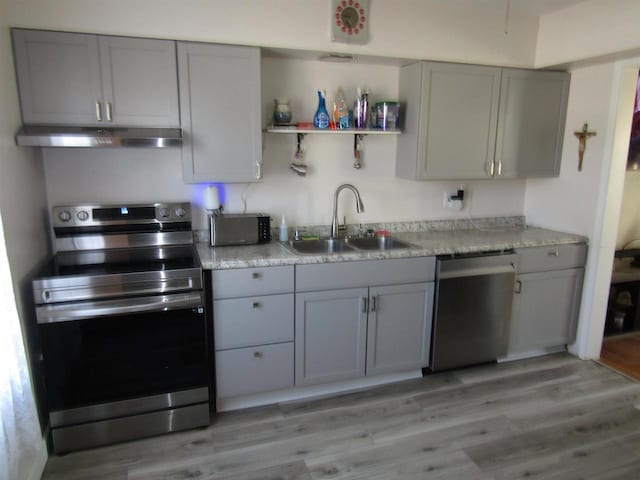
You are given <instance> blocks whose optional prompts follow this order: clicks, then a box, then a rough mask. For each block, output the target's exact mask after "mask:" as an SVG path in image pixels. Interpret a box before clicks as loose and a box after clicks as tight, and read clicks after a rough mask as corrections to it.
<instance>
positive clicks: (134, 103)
mask: <svg viewBox="0 0 640 480" xmlns="http://www.w3.org/2000/svg"><path fill="white" fill-rule="evenodd" d="M98 39H99V45H100V65H101V71H102V82H103V83H102V89H103V92H104V95H103V99H104V106H105V107H104V108H105V114H106V118H105V120H106V121H107V123H109V122H111V123H113V124H114V125H132V126H148V127H179V126H180V113H179V112H180V109H179V107H178V70H177V65H176V44H175V42H174V41H170V40H149V39H144V38H124V37H98Z"/></svg>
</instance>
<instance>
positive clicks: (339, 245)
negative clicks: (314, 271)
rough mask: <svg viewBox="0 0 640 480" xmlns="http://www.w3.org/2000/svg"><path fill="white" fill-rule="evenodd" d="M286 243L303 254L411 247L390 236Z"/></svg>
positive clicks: (291, 241)
mask: <svg viewBox="0 0 640 480" xmlns="http://www.w3.org/2000/svg"><path fill="white" fill-rule="evenodd" d="M286 245H287V246H288V247H289V248H291V249H292V250H293V251H294V252H296V253H300V254H303V255H319V254H327V253H344V252H354V251H358V250H369V251H371V250H396V249H399V248H411V247H412V245H410V244H408V243H405V242H403V241H402V240H397V239H395V238H391V237H380V238H368V237H367V238H365V237H358V238H348V239H344V238H322V239H320V240H290V241H289V242H287V243H286Z"/></svg>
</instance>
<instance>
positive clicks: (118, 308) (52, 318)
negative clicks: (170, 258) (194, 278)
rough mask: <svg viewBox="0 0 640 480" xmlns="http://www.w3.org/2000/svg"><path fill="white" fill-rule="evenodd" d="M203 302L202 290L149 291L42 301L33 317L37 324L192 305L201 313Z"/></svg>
mask: <svg viewBox="0 0 640 480" xmlns="http://www.w3.org/2000/svg"><path fill="white" fill-rule="evenodd" d="M202 305H203V300H202V293H201V292H189V293H179V294H171V295H150V296H145V297H132V298H123V299H117V300H98V301H95V302H73V303H62V304H54V305H41V306H38V307H37V308H36V318H37V320H38V323H39V324H45V323H57V322H70V321H73V320H85V319H89V318H96V317H106V316H111V315H123V314H127V313H143V312H163V311H167V310H184V309H193V308H198V309H200V310H199V312H198V313H202V312H203V311H204V310H202Z"/></svg>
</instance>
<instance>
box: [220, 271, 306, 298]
mask: <svg viewBox="0 0 640 480" xmlns="http://www.w3.org/2000/svg"><path fill="white" fill-rule="evenodd" d="M212 275H213V298H214V299H215V300H218V299H220V298H231V297H249V296H252V295H271V294H274V293H291V292H293V266H286V267H264V268H238V269H233V270H214V271H213V272H212Z"/></svg>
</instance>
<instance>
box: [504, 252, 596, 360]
mask: <svg viewBox="0 0 640 480" xmlns="http://www.w3.org/2000/svg"><path fill="white" fill-rule="evenodd" d="M586 251H587V247H586V245H582V244H580V245H562V246H555V247H535V248H524V249H521V250H519V251H518V255H519V257H520V260H519V262H518V274H517V279H516V294H515V295H514V303H513V310H512V319H511V332H510V340H509V349H508V355H509V356H519V355H526V354H531V353H535V352H538V351H544V350H545V349H550V348H555V347H561V346H564V345H566V344H568V343H571V342H573V341H574V340H575V335H576V326H577V325H576V323H577V318H578V313H579V308H580V298H581V294H582V282H583V278H584V268H583V266H584V263H585V260H586Z"/></svg>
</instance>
